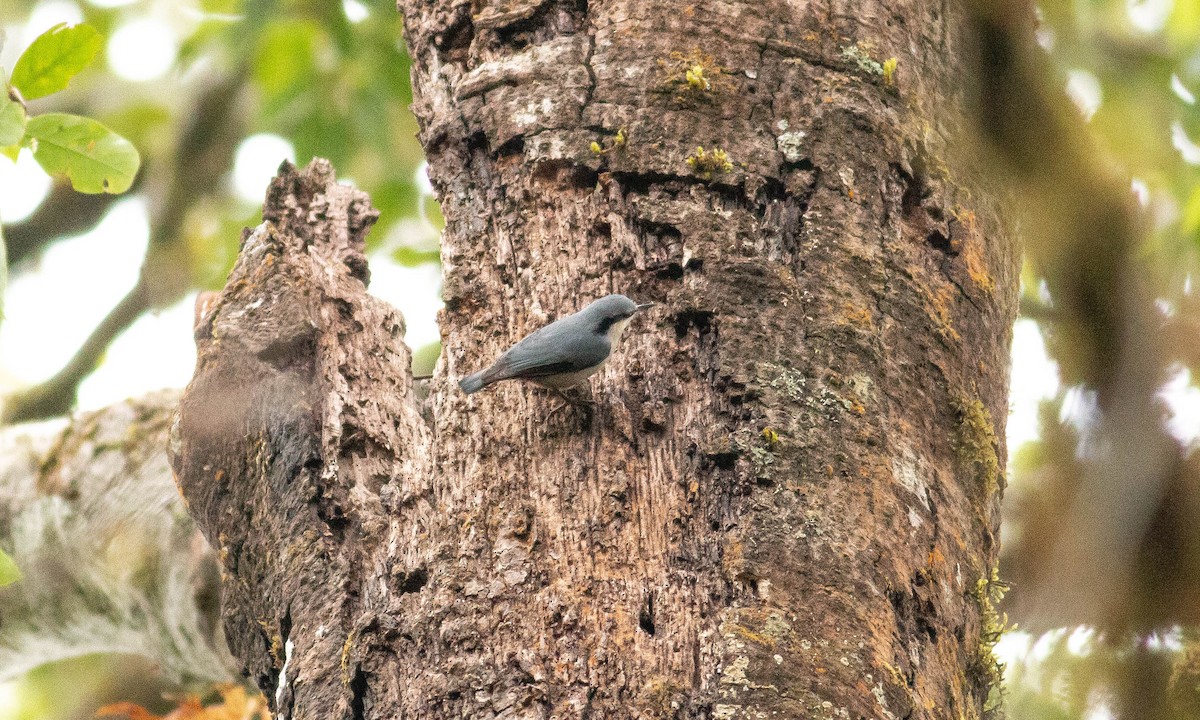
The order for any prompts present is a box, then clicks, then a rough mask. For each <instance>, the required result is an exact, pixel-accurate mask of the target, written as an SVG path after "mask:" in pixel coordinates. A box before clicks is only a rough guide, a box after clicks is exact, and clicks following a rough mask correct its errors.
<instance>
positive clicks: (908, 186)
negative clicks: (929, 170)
mask: <svg viewBox="0 0 1200 720" xmlns="http://www.w3.org/2000/svg"><path fill="white" fill-rule="evenodd" d="M892 167H894V168H895V169H896V172H898V173H899V174H900V179H901V181H902V182H903V183H904V195H903V196H902V197H901V198H900V211H901V212H902V213H903V214H904V217H905V218H906V219H912V217H913V216H914V214H915V213H916V212H917V211H918V210H920V209H921V201H922V200H924V199H925V198H926V197H928V196H929V188H928V187H927V186H926V184H925V163H924V162H923V161H922V160H921V158H919V157H918V158H916V159H914V160H913V162H912V171H913V174H912V175H909V174H908V173H906V172H905V171H904V168H902V167H900V166H899V165H893V166H892Z"/></svg>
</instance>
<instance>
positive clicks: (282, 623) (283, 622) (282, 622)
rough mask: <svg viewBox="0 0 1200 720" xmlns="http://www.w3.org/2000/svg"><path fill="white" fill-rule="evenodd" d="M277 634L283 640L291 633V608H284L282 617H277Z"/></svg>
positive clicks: (285, 640)
mask: <svg viewBox="0 0 1200 720" xmlns="http://www.w3.org/2000/svg"><path fill="white" fill-rule="evenodd" d="M279 635H280V636H281V637H282V638H283V640H284V642H287V639H288V638H289V637H291V635H292V609H291V608H290V607H289V608H288V609H287V610H284V612H283V617H282V618H280V619H279Z"/></svg>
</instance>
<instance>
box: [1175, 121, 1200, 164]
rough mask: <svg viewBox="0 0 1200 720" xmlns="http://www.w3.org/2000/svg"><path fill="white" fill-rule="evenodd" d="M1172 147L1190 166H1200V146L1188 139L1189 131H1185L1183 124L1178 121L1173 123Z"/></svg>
mask: <svg viewBox="0 0 1200 720" xmlns="http://www.w3.org/2000/svg"><path fill="white" fill-rule="evenodd" d="M1171 145H1173V146H1174V147H1175V149H1176V150H1178V151H1179V155H1180V156H1181V157H1182V158H1183V161H1184V162H1186V163H1188V164H1189V165H1200V145H1197V144H1196V143H1195V142H1193V141H1192V139H1191V138H1190V137H1188V134H1187V130H1184V129H1183V123H1181V122H1179V121H1178V120H1176V121H1175V122H1173V123H1171Z"/></svg>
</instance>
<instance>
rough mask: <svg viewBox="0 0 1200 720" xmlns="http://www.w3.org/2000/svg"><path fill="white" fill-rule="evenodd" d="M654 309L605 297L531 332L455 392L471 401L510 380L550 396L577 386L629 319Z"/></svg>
mask: <svg viewBox="0 0 1200 720" xmlns="http://www.w3.org/2000/svg"><path fill="white" fill-rule="evenodd" d="M653 304H654V303H643V304H641V305H638V304H636V303H634V302H633V301H632V300H630V299H629V298H627V297H625V296H624V295H606V296H605V297H602V298H600V299H599V300H596V301H595V302H593V303H592V304H591V305H588V306H587V307H585V308H584V309H582V310H580V311H579V312H577V313H575V314H574V315H568V316H566V317H565V318H562V319H560V320H556V321H554V322H552V323H550V324H549V325H547V326H546V327H544V328H541V329H539V330H535V331H533V332H532V333H530V334H529V335H527V336H526V337H525V338H524V339H522V340H521V341H520V342H518V343H517V344H516V345H513V346H512V347H511V348H509V349H508V350H507V351H505V353H504V354H503V355H501V356H500V357H499V358H497V359H496V362H494V363H492V366H491V367H489V368H487V369H486V370H480V371H479V372H477V373H475V374H474V375H470V376H468V377H466V378H463V380H462V382H460V383H459V386H460V387H461V388H462V389H463V392H465V393H467V394H468V395H470V394H471V393H473V392H479V391H480V390H482V389H483V388H485V387H487V386H488V385H491V384H492V383H495V382H500V381H501V380H509V379H513V378H516V379H519V380H529V381H531V382H535V383H537V384H538V385H542V386H544V387H548V388H551V389H553V390H565V389H566V388H569V387H573V386H575V385H578V384H579V383H581V382H583V381H584V380H586V379H588V378H589V377H591V376H592V375H593V374H595V373H596V371H598V370H599V369H600V368H601V367H603V366H604V363H605V362H606V361H607V360H608V356H609V353H611V352H612V349H613V346H614V345H616V344H617V340H619V339H620V338H621V332H622V331H624V330H625V326H626V325H628V324H629V319H630V318H631V317H633V315H634V313H636V312H637V311H639V310H644V309H646V308H648V307H650V306H651V305H653Z"/></svg>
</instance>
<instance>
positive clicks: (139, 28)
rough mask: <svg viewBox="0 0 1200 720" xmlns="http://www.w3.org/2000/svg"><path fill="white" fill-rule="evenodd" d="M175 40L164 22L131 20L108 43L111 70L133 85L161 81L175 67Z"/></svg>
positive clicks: (149, 19)
mask: <svg viewBox="0 0 1200 720" xmlns="http://www.w3.org/2000/svg"><path fill="white" fill-rule="evenodd" d="M175 38H176V32H175V31H174V30H173V29H172V28H171V26H169V25H167V24H166V23H164V22H162V21H161V20H156V19H155V18H151V17H145V18H138V19H137V20H131V21H130V22H127V23H125V24H123V25H121V26H120V27H118V28H117V30H116V32H114V33H113V34H112V37H110V38H109V39H108V66H109V67H110V68H112V71H113V72H114V73H116V74H117V76H118V77H122V78H124V79H126V80H132V81H134V82H144V81H146V80H155V79H157V78H160V77H162V76H163V75H166V74H167V71H168V70H170V69H171V66H172V65H174V64H175V55H176V53H177V52H178V50H179V49H178V47H176V44H175Z"/></svg>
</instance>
